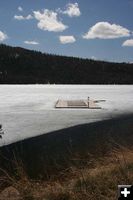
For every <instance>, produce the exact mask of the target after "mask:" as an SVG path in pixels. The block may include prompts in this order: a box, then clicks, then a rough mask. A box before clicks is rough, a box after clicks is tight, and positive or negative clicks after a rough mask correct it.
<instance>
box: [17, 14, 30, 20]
mask: <svg viewBox="0 0 133 200" xmlns="http://www.w3.org/2000/svg"><path fill="white" fill-rule="evenodd" d="M14 19H16V20H30V19H33V16H32V15H27V16H22V15H15V16H14Z"/></svg>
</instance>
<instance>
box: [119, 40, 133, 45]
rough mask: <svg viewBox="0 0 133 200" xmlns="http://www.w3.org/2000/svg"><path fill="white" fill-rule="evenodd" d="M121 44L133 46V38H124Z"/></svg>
mask: <svg viewBox="0 0 133 200" xmlns="http://www.w3.org/2000/svg"><path fill="white" fill-rule="evenodd" d="M122 46H127V47H133V39H129V40H126V41H125V42H123V44H122Z"/></svg>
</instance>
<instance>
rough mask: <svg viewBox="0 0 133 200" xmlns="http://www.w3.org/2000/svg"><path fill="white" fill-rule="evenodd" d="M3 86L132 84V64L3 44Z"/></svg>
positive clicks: (0, 56)
mask: <svg viewBox="0 0 133 200" xmlns="http://www.w3.org/2000/svg"><path fill="white" fill-rule="evenodd" d="M0 83H1V84H4V83H8V84H35V83H41V84H47V83H50V84H53V83H55V84H133V64H127V63H111V62H104V61H94V60H91V59H82V58H74V57H66V56H57V55H50V54H46V53H41V52H37V51H32V50H27V49H23V48H20V47H10V46H6V45H3V44H1V45H0Z"/></svg>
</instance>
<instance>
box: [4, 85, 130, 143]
mask: <svg viewBox="0 0 133 200" xmlns="http://www.w3.org/2000/svg"><path fill="white" fill-rule="evenodd" d="M88 96H89V97H90V98H92V99H95V100H101V99H104V100H106V101H105V102H101V103H99V105H100V106H101V107H102V109H101V110H89V109H55V108H54V106H55V103H56V101H57V100H58V99H66V100H67V99H72V100H74V99H86V98H87V97H88ZM123 114H124V115H126V114H133V86H132V85H129V86H127V85H121V86H118V85H0V124H2V125H3V129H4V132H5V134H4V135H3V139H1V140H0V146H3V145H6V144H10V143H12V142H16V141H19V140H22V139H25V138H28V137H32V136H36V135H41V134H44V133H49V132H51V131H55V130H59V129H63V128H67V127H71V126H75V125H79V124H85V123H91V122H95V121H99V120H103V119H110V118H113V117H115V116H119V115H123Z"/></svg>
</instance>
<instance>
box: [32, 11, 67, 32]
mask: <svg viewBox="0 0 133 200" xmlns="http://www.w3.org/2000/svg"><path fill="white" fill-rule="evenodd" d="M33 13H34V16H35V18H36V19H37V20H38V21H39V22H38V24H37V26H38V28H40V29H42V30H45V31H53V32H61V31H64V30H65V29H66V28H67V27H68V26H66V25H65V24H63V23H62V21H61V20H59V19H58V14H57V13H56V12H54V11H52V10H48V9H45V10H44V11H43V12H40V11H34V12H33Z"/></svg>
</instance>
